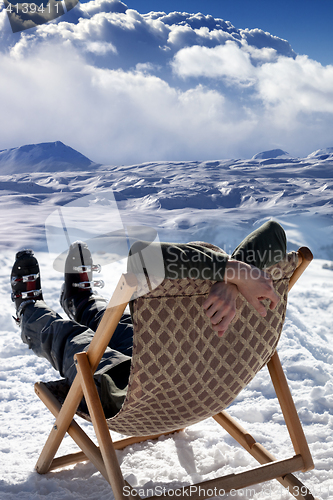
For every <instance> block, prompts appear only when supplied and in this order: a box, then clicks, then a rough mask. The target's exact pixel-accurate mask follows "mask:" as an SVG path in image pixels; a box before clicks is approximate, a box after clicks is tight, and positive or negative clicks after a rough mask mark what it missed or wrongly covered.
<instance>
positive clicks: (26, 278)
mask: <svg viewBox="0 0 333 500" xmlns="http://www.w3.org/2000/svg"><path fill="white" fill-rule="evenodd" d="M10 282H11V287H12V301H13V302H14V303H15V308H16V318H15V317H14V320H15V321H16V323H18V324H19V323H20V316H21V313H22V311H23V309H24V307H25V306H26V305H27V304H28V303H32V302H36V300H43V293H42V289H41V282H40V272H39V265H38V261H37V259H36V257H35V256H34V253H33V251H32V250H21V251H20V252H17V254H16V260H15V262H14V265H13V268H12V272H11V276H10Z"/></svg>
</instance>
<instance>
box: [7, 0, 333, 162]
mask: <svg viewBox="0 0 333 500" xmlns="http://www.w3.org/2000/svg"><path fill="white" fill-rule="evenodd" d="M104 10H106V11H107V12H104ZM1 14H2V17H1V16H0V24H1V22H2V23H4V22H5V18H4V17H3V12H2V13H1ZM69 20H71V22H69ZM0 37H2V40H1V41H2V42H3V43H2V45H1V49H0V51H1V52H0V74H1V79H0V96H1V97H0V107H1V117H2V120H1V122H0V136H1V144H0V149H3V148H6V147H14V146H18V145H21V144H24V143H36V142H44V141H45V142H46V141H52V140H61V141H62V142H64V143H66V144H70V145H71V146H73V147H75V148H76V149H78V150H79V151H81V152H82V153H84V154H85V155H87V156H88V157H90V158H91V159H93V160H95V161H101V162H111V163H136V162H140V161H149V160H162V159H212V158H226V157H234V158H235V157H244V156H245V157H251V156H252V155H253V154H255V153H257V152H258V151H261V150H265V149H273V148H276V147H280V148H282V149H285V150H288V151H289V152H290V153H292V154H306V153H308V152H310V151H311V150H314V149H318V148H320V147H325V146H327V145H330V141H331V127H332V123H333V105H332V102H333V99H332V97H333V96H332V89H333V67H331V66H326V67H324V66H321V65H320V64H319V63H317V62H316V61H312V60H311V59H309V58H307V57H306V56H298V57H295V55H294V53H293V52H292V50H291V48H290V46H289V44H288V43H287V42H286V41H284V40H280V39H278V38H277V37H272V36H271V35H269V34H268V33H264V32H263V31H261V30H237V29H236V28H234V27H233V26H232V25H231V24H230V23H225V22H223V21H222V20H216V19H213V18H212V17H211V16H202V15H190V14H184V13H183V14H180V13H174V14H170V15H165V14H163V13H155V14H153V13H152V14H146V15H140V14H139V13H137V12H136V11H134V10H129V9H128V10H126V6H125V5H124V4H123V3H122V2H119V1H115V0H114V1H111V0H96V1H95V2H90V3H88V4H82V5H80V6H78V7H77V8H76V9H73V10H72V11H71V12H70V13H69V14H68V16H67V17H65V16H64V17H63V18H60V19H59V20H58V21H57V22H55V23H52V24H48V25H43V26H40V27H38V28H37V29H35V30H27V31H26V32H23V33H21V34H19V35H15V36H14V35H12V36H10V35H9V34H8V33H6V34H4V32H2V33H1V34H0ZM189 44H190V45H189Z"/></svg>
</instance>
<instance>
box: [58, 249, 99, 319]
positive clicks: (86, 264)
mask: <svg viewBox="0 0 333 500" xmlns="http://www.w3.org/2000/svg"><path fill="white" fill-rule="evenodd" d="M93 271H97V272H100V271H101V266H99V265H93V261H92V256H91V253H90V250H89V248H88V246H87V244H86V243H84V242H82V241H75V243H72V245H71V246H70V247H69V251H68V255H67V258H66V262H65V282H64V284H63V286H62V289H61V293H60V304H61V307H62V308H63V310H64V311H65V313H66V314H67V315H68V317H69V318H70V319H72V320H74V321H77V322H79V321H80V316H81V312H82V310H83V307H84V306H85V305H86V304H87V302H88V301H89V299H93V298H94V296H95V295H94V292H93V289H92V288H93V287H98V286H99V287H101V288H102V287H103V286H104V282H103V281H102V280H100V281H93V279H92V273H93Z"/></svg>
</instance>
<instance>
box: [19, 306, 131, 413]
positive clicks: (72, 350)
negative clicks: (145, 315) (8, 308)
mask: <svg viewBox="0 0 333 500" xmlns="http://www.w3.org/2000/svg"><path fill="white" fill-rule="evenodd" d="M92 309H93V308H92V307H91V312H92ZM97 312H98V314H96V311H95V314H91V315H90V323H91V325H92V326H93V325H94V324H95V327H96V328H97V325H98V322H99V321H100V318H101V317H102V314H103V312H104V311H102V310H101V309H100V308H99V309H98V311H97ZM21 336H22V340H23V342H24V343H26V344H28V346H29V348H30V349H32V350H33V351H34V353H35V354H36V355H37V356H39V357H43V358H45V359H47V360H48V361H49V362H50V363H51V364H52V366H53V367H54V368H55V369H56V370H58V371H59V373H60V374H61V376H62V377H65V378H66V379H67V380H68V382H69V383H72V382H73V380H74V378H75V376H76V367H75V365H74V355H75V354H76V353H79V352H82V351H86V350H87V349H88V347H89V345H90V342H91V340H92V338H93V336H94V331H93V330H92V329H91V328H89V327H87V326H86V325H82V324H79V323H76V322H75V321H72V320H64V319H63V318H62V317H61V316H60V315H59V314H57V313H56V312H54V311H53V310H52V309H50V308H49V307H48V306H47V305H46V304H45V302H44V301H37V302H36V303H30V304H27V306H26V307H25V308H24V310H23V313H22V316H21ZM132 342H133V328H132V325H131V322H130V316H129V315H125V316H124V318H122V320H121V321H120V323H119V324H118V326H117V328H116V330H115V332H114V335H113V338H112V340H111V342H110V345H111V347H110V346H108V347H107V349H106V351H105V353H104V355H103V357H102V359H101V361H100V363H99V365H98V368H97V370H96V372H95V374H94V378H95V382H96V385H97V387H98V389H99V391H100V394H101V400H102V405H103V407H105V409H106V413H108V416H110V415H111V416H112V414H115V413H116V412H117V411H118V410H119V409H120V407H121V405H122V403H123V401H124V398H125V396H126V388H127V384H128V377H129V372H130V365H131V354H132ZM116 347H118V348H119V349H120V350H117V349H116ZM113 375H114V377H113ZM110 391H111V392H110ZM113 397H114V400H115V403H114V400H113V399H112V398H113ZM109 400H110V401H109Z"/></svg>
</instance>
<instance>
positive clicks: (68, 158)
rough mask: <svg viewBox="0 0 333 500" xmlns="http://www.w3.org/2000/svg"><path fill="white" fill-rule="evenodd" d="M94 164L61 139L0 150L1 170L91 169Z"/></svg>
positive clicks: (7, 171)
mask: <svg viewBox="0 0 333 500" xmlns="http://www.w3.org/2000/svg"><path fill="white" fill-rule="evenodd" d="M94 166H95V164H94V163H93V162H92V161H91V160H89V158H86V157H85V156H84V155H82V154H81V153H79V152H78V151H75V149H73V148H71V147H69V146H65V144H63V143H62V142H61V141H56V142H46V143H42V144H28V145H26V146H21V147H18V148H11V149H7V150H6V149H5V150H2V151H0V170H1V172H2V173H3V174H4V173H6V174H7V173H8V174H10V173H11V174H14V173H16V172H30V171H31V170H33V171H34V172H42V171H46V172H57V171H59V170H69V169H72V170H85V169H89V168H90V169H91V168H93V167H94Z"/></svg>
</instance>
